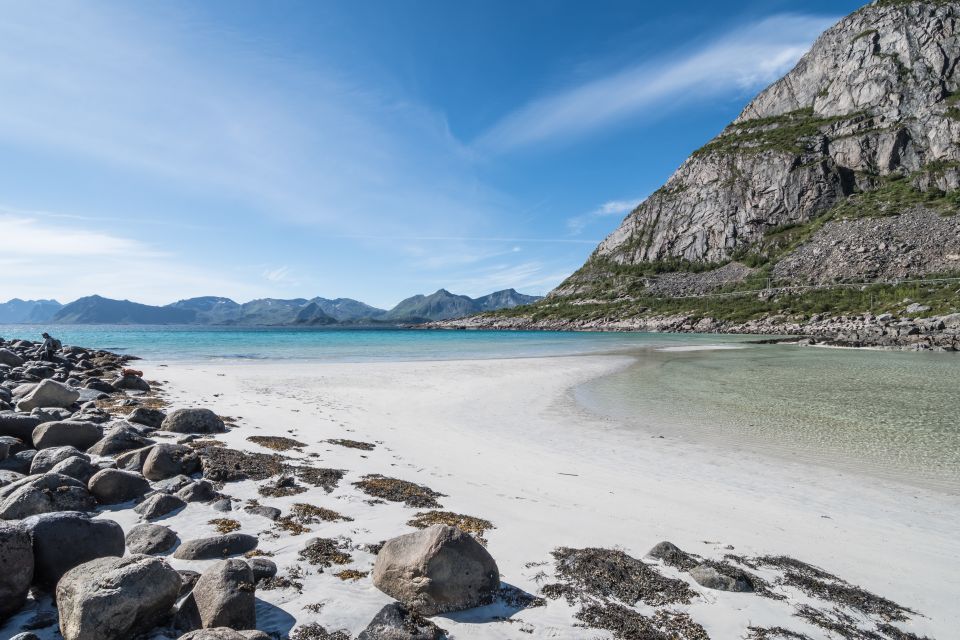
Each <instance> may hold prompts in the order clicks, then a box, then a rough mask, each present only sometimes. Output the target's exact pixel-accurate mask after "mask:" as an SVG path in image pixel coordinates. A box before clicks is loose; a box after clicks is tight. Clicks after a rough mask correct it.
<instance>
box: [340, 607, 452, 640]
mask: <svg viewBox="0 0 960 640" xmlns="http://www.w3.org/2000/svg"><path fill="white" fill-rule="evenodd" d="M446 637H447V636H446V632H445V631H444V630H443V629H441V628H440V627H438V626H437V625H435V624H433V623H432V622H431V621H429V620H427V619H426V618H424V617H423V616H421V615H420V614H418V613H415V612H413V611H410V610H409V609H407V608H406V607H405V606H403V605H402V604H400V603H399V602H393V603H390V604H388V605H387V606H385V607H384V608H383V609H380V612H379V613H377V615H376V616H374V618H373V620H371V621H370V624H369V625H367V628H366V629H364V630H363V631H361V632H360V635H359V636H357V640H443V639H444V638H446Z"/></svg>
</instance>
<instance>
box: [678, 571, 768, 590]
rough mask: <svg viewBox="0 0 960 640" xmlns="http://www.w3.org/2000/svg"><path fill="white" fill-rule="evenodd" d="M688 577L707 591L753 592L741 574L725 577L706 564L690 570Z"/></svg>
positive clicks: (748, 582)
mask: <svg viewBox="0 0 960 640" xmlns="http://www.w3.org/2000/svg"><path fill="white" fill-rule="evenodd" d="M690 577H691V578H693V579H694V580H696V581H697V584H700V585H702V586H704V587H707V588H708V589H717V590H719V591H739V592H749V591H753V585H751V584H750V581H749V580H748V579H747V578H746V576H744V575H743V574H739V575H727V574H726V573H721V572H720V571H718V570H717V569H716V568H715V567H711V566H710V565H708V564H701V565H698V566H696V567H694V568H693V569H690Z"/></svg>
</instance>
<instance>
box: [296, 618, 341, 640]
mask: <svg viewBox="0 0 960 640" xmlns="http://www.w3.org/2000/svg"><path fill="white" fill-rule="evenodd" d="M290 640H350V633H349V632H348V631H346V630H345V629H340V630H339V631H327V630H326V629H325V628H324V627H323V626H322V625H320V624H319V623H317V622H311V623H309V624H302V625H300V626H299V627H297V628H296V629H294V630H293V633H291V634H290Z"/></svg>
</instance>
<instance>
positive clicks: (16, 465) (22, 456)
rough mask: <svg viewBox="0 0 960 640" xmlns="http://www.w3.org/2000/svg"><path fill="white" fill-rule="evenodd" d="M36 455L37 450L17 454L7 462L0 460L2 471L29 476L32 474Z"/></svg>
mask: <svg viewBox="0 0 960 640" xmlns="http://www.w3.org/2000/svg"><path fill="white" fill-rule="evenodd" d="M36 455H37V450H36V449H28V450H26V451H21V452H20V453H15V454H13V455H12V456H9V457H8V458H7V459H6V460H0V470H2V471H15V472H16V473H22V474H28V473H30V465H31V464H32V463H33V458H34V456H36Z"/></svg>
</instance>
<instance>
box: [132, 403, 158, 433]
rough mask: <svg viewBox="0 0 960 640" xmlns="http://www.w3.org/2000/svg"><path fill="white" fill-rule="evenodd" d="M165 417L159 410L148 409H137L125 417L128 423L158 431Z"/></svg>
mask: <svg viewBox="0 0 960 640" xmlns="http://www.w3.org/2000/svg"><path fill="white" fill-rule="evenodd" d="M166 417H167V414H165V413H164V412H163V411H160V409H150V408H149V407H137V408H136V409H134V410H133V411H132V412H130V415H129V416H127V420H128V421H130V422H136V423H137V424H142V425H144V426H146V427H150V428H151V429H159V428H160V425H161V424H163V419H164V418H166Z"/></svg>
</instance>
